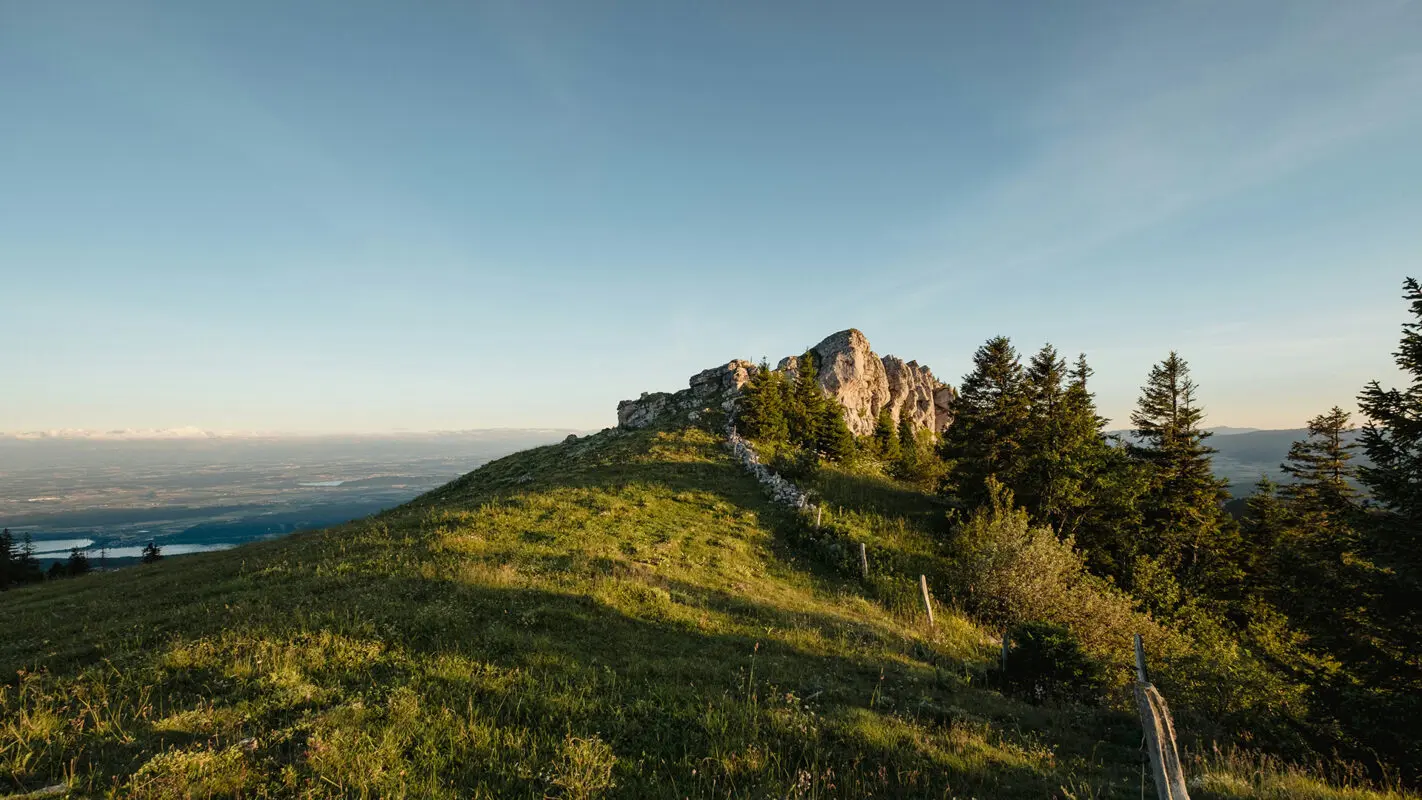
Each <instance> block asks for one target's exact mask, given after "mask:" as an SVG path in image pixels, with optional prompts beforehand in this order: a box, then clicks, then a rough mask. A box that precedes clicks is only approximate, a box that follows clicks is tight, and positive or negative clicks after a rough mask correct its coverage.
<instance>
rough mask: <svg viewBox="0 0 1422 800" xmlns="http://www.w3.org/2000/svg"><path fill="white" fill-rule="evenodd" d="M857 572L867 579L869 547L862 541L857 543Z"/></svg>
mask: <svg viewBox="0 0 1422 800" xmlns="http://www.w3.org/2000/svg"><path fill="white" fill-rule="evenodd" d="M859 574H860V575H862V576H864V580H866V581H867V580H869V547H868V546H867V545H865V544H864V543H863V542H860V543H859Z"/></svg>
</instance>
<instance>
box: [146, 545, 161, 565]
mask: <svg viewBox="0 0 1422 800" xmlns="http://www.w3.org/2000/svg"><path fill="white" fill-rule="evenodd" d="M162 560H163V551H162V550H161V549H159V547H158V545H157V544H156V543H154V542H149V543H148V544H146V545H144V546H143V563H145V564H152V563H154V562H157V561H162Z"/></svg>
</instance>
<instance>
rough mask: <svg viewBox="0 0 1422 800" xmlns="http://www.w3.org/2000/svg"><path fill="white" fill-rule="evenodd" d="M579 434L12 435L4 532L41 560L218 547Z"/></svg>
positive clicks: (1, 510)
mask: <svg viewBox="0 0 1422 800" xmlns="http://www.w3.org/2000/svg"><path fill="white" fill-rule="evenodd" d="M570 432H571V431H567V430H547V429H539V430H479V431H460V432H449V433H428V434H390V435H363V436H223V437H218V436H209V435H201V433H200V432H197V433H191V432H183V434H185V435H150V434H133V433H131V432H110V433H106V434H86V433H83V432H56V433H46V434H27V435H18V436H17V435H0V527H7V528H9V529H10V530H11V531H12V532H13V533H14V534H15V536H16V538H17V539H20V538H22V537H23V536H24V535H26V534H28V535H29V536H30V538H31V539H32V540H33V542H34V546H35V551H36V555H37V557H38V558H39V559H40V560H41V562H42V563H45V564H47V563H48V562H51V561H54V560H57V559H62V558H65V557H67V555H68V552H69V550H70V548H75V547H77V548H80V549H82V550H84V551H85V552H86V554H87V555H89V557H90V558H91V559H94V560H95V563H96V564H98V563H102V564H103V565H104V566H120V565H123V564H125V563H131V562H133V561H136V560H137V559H138V557H139V555H140V550H141V548H142V547H143V545H144V544H146V543H148V542H149V541H153V542H156V543H157V544H158V545H159V546H160V547H161V548H162V549H163V552H164V553H165V554H167V555H179V554H183V553H192V552H203V551H209V550H220V549H226V548H228V547H232V546H235V545H238V544H241V543H243V542H248V541H254V540H260V539H268V538H273V537H276V536H281V535H284V534H287V533H291V532H293V531H297V530H302V529H307V528H319V527H324V526H328V525H334V524H338V523H341V522H346V521H348V520H352V519H357V518H360V517H364V516H367V515H369V514H372V513H375V512H377V511H380V510H382V509H385V508H390V507H392V506H395V505H399V504H401V503H403V502H405V501H407V500H410V499H411V498H413V497H415V496H417V495H419V494H422V493H424V492H427V491H429V490H430V489H433V488H436V487H438V486H440V485H442V484H444V483H446V482H448V481H449V480H451V479H453V478H455V477H458V476H459V475H462V474H464V473H466V472H469V471H471V470H473V469H475V468H477V467H479V466H480V465H482V464H484V463H486V462H488V461H490V460H493V459H495V458H499V457H501V456H504V455H507V454H509V453H513V452H516V451H518V450H523V449H526V448H529V447H534V446H538V445H542V444H549V443H552V442H556V441H559V440H561V439H562V438H564V437H565V436H567V434H568V433H570Z"/></svg>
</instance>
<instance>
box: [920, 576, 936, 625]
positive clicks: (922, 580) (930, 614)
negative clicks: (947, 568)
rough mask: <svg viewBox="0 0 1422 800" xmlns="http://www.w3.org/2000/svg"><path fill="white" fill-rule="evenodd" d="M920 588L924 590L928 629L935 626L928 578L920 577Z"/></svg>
mask: <svg viewBox="0 0 1422 800" xmlns="http://www.w3.org/2000/svg"><path fill="white" fill-rule="evenodd" d="M918 588H919V589H922V590H923V607H924V608H926V609H928V627H930V628H932V627H933V626H934V624H935V623H934V622H933V601H932V600H929V599H928V576H927V575H919V576H918Z"/></svg>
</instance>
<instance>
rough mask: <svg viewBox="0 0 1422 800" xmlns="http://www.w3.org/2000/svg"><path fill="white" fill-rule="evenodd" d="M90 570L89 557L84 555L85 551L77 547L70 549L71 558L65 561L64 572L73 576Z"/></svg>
mask: <svg viewBox="0 0 1422 800" xmlns="http://www.w3.org/2000/svg"><path fill="white" fill-rule="evenodd" d="M88 571H89V557H88V556H86V555H84V551H83V550H80V549H79V548H77V547H75V548H73V549H71V550H70V551H69V559H68V560H67V561H65V562H64V574H66V575H69V576H71V577H73V576H75V575H83V574H84V573H86V572H88Z"/></svg>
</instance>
